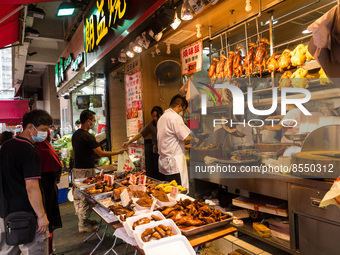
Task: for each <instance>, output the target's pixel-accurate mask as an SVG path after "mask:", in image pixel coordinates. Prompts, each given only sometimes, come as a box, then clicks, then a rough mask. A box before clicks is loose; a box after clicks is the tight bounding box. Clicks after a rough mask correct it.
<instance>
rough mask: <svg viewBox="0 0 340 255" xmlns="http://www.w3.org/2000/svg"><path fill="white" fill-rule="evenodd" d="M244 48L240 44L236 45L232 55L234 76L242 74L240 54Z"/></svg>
mask: <svg viewBox="0 0 340 255" xmlns="http://www.w3.org/2000/svg"><path fill="white" fill-rule="evenodd" d="M240 49H244V47H242V46H237V47H236V52H237V53H236V55H235V56H234V59H233V69H234V76H236V77H241V75H242V74H243V66H242V56H241V53H242V52H241V50H240Z"/></svg>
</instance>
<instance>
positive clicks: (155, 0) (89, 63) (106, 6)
mask: <svg viewBox="0 0 340 255" xmlns="http://www.w3.org/2000/svg"><path fill="white" fill-rule="evenodd" d="M164 2H166V0H148V1H133V0H96V1H94V4H93V6H92V9H91V11H90V12H89V14H88V15H86V16H85V18H84V46H85V70H86V71H88V70H89V69H90V68H91V67H93V66H94V65H95V64H96V63H98V61H100V60H101V59H102V58H103V57H104V56H105V55H107V54H108V53H109V51H110V50H112V49H113V48H114V47H116V46H117V44H118V43H120V42H122V40H123V39H124V38H125V37H126V36H127V35H129V34H130V33H131V32H132V31H133V30H134V29H136V28H137V27H138V26H139V25H140V24H141V22H143V21H144V20H145V19H146V18H147V17H149V16H150V15H151V14H152V13H153V12H154V11H155V10H157V8H158V7H159V6H160V5H162V4H163V3H164Z"/></svg>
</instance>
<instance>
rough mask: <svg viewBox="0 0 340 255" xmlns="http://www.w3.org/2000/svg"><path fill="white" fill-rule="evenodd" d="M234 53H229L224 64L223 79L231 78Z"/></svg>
mask: <svg viewBox="0 0 340 255" xmlns="http://www.w3.org/2000/svg"><path fill="white" fill-rule="evenodd" d="M234 56H235V52H233V51H229V52H228V58H227V62H226V63H225V64H224V77H225V78H227V79H230V78H231V77H232V76H233V63H234Z"/></svg>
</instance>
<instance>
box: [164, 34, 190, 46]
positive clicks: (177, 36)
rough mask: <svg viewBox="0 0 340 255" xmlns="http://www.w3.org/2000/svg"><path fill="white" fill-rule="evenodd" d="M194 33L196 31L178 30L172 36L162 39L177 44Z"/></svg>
mask: <svg viewBox="0 0 340 255" xmlns="http://www.w3.org/2000/svg"><path fill="white" fill-rule="evenodd" d="M194 35H196V32H192V31H189V30H181V31H178V32H177V33H176V34H174V35H173V36H171V37H169V38H168V39H166V40H164V42H165V43H170V44H175V45H178V44H181V43H182V42H184V41H186V40H187V39H189V38H190V37H192V36H194Z"/></svg>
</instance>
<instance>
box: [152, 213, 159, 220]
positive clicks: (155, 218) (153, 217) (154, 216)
mask: <svg viewBox="0 0 340 255" xmlns="http://www.w3.org/2000/svg"><path fill="white" fill-rule="evenodd" d="M151 218H152V219H153V220H154V221H160V220H162V218H160V217H158V216H156V215H153V214H152V215H151Z"/></svg>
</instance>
